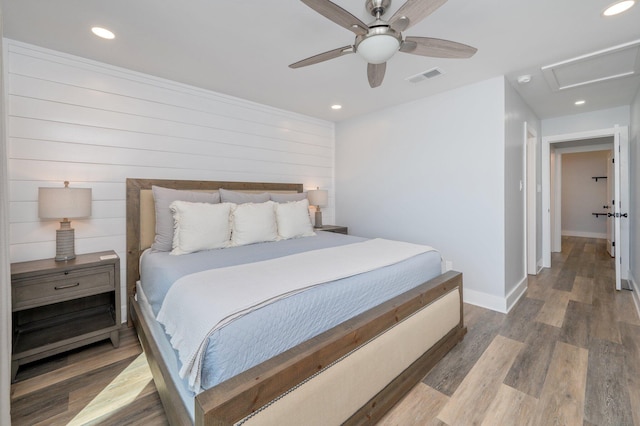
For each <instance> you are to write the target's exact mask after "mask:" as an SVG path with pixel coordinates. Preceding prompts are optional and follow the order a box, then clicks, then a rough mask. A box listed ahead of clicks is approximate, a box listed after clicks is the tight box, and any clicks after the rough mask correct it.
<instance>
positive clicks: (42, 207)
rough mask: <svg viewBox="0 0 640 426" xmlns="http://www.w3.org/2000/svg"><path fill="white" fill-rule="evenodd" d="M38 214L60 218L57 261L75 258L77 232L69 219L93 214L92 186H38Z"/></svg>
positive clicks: (50, 217) (57, 233)
mask: <svg viewBox="0 0 640 426" xmlns="http://www.w3.org/2000/svg"><path fill="white" fill-rule="evenodd" d="M38 216H39V217H40V219H58V220H61V221H60V229H57V230H56V257H55V260H56V261H57V262H62V261H67V260H71V259H75V257H76V253H75V232H74V229H73V228H72V227H71V221H70V220H69V219H78V218H82V217H89V216H91V188H69V182H68V181H65V182H64V188H48V187H47V188H38Z"/></svg>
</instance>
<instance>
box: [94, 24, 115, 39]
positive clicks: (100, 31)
mask: <svg viewBox="0 0 640 426" xmlns="http://www.w3.org/2000/svg"><path fill="white" fill-rule="evenodd" d="M91 32H92V33H94V34H95V35H97V36H98V37H101V38H106V39H107V40H112V39H114V38H116V35H115V34H114V33H112V32H111V31H109V30H108V29H106V28H101V27H93V28H91Z"/></svg>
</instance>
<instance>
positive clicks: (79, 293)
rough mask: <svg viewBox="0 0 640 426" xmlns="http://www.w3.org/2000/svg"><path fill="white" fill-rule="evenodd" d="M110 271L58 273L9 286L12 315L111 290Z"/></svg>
mask: <svg viewBox="0 0 640 426" xmlns="http://www.w3.org/2000/svg"><path fill="white" fill-rule="evenodd" d="M113 274H114V268H113V267H111V266H103V267H97V268H91V269H87V270H84V271H83V270H75V271H70V272H58V273H55V274H48V275H46V276H42V277H32V278H25V279H21V280H15V281H14V282H13V292H12V301H13V306H12V307H13V311H19V310H22V309H29V308H33V307H36V306H42V305H47V304H50V303H57V302H62V301H65V300H71V299H75V298H78V297H84V296H89V295H92V294H99V293H104V292H108V291H113V290H114V279H113V278H114V277H113Z"/></svg>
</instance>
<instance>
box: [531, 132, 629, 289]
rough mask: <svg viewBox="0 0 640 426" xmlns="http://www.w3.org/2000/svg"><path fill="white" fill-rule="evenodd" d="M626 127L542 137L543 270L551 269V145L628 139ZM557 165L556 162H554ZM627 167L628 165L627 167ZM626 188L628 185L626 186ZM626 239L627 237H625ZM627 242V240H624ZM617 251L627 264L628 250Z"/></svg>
mask: <svg viewBox="0 0 640 426" xmlns="http://www.w3.org/2000/svg"><path fill="white" fill-rule="evenodd" d="M628 131H629V130H628V127H627V126H620V127H619V126H615V127H611V128H606V129H598V130H589V131H584V132H576V133H566V134H559V135H551V136H543V137H542V147H541V148H542V158H541V162H542V265H543V267H545V268H549V267H551V182H550V180H551V170H550V159H551V145H552V144H554V143H559V142H568V141H577V140H582V139H593V138H599V137H611V136H613V137H615V135H616V134H622V135H627V136H626V137H627V139H628ZM556 160H557V158H556ZM556 163H557V161H556ZM627 167H628V165H627ZM627 186H628V185H627ZM627 237H628V236H627ZM626 240H627V241H628V238H626ZM618 249H619V250H618V251H622V252H623V256H624V258H625V259H626V261H625V262H624V263H625V264H627V262H628V255H629V248H628V247H627V248H626V250H625V249H624V248H623V247H622V245H621V246H619V247H618ZM625 269H626V270H625ZM621 275H622V276H621V278H627V275H628V268H623V269H622V271H621Z"/></svg>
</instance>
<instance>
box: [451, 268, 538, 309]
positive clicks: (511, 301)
mask: <svg viewBox="0 0 640 426" xmlns="http://www.w3.org/2000/svg"><path fill="white" fill-rule="evenodd" d="M528 279H529V277H528V276H526V277H524V278H523V279H522V280H521V281H520V282H519V283H518V285H516V287H515V288H514V289H513V290H511V292H510V293H509V294H508V295H507V297H499V296H494V295H492V294H487V293H483V292H481V291H475V290H470V289H468V288H464V290H463V295H464V302H465V303H469V304H471V305H476V306H480V307H481V308H487V309H491V310H492V311H496V312H501V313H503V314H507V313H509V311H510V310H511V308H513V306H514V305H515V304H516V303H517V302H518V300H520V298H521V297H522V296H523V295H524V293H525V292H526V291H527V282H528Z"/></svg>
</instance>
